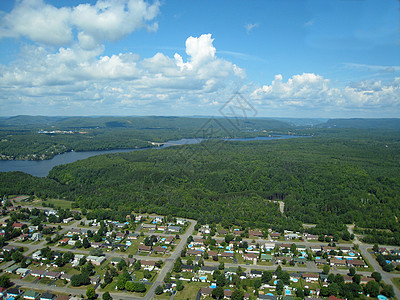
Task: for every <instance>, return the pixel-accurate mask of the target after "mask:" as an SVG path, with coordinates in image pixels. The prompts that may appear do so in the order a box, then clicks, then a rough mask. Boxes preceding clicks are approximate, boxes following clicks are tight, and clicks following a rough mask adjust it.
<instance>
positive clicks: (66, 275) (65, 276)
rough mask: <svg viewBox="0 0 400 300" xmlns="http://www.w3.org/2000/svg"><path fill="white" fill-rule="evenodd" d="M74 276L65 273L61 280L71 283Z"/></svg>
mask: <svg viewBox="0 0 400 300" xmlns="http://www.w3.org/2000/svg"><path fill="white" fill-rule="evenodd" d="M71 277H72V274H67V273H63V274H61V277H60V278H61V279H65V280H66V281H71Z"/></svg>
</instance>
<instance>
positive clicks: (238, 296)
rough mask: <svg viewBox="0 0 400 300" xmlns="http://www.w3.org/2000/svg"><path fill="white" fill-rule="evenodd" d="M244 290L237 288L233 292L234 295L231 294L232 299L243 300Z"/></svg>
mask: <svg viewBox="0 0 400 300" xmlns="http://www.w3.org/2000/svg"><path fill="white" fill-rule="evenodd" d="M243 297H244V296H243V291H240V290H235V291H234V292H233V293H232V296H231V299H232V300H243Z"/></svg>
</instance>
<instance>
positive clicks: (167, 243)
mask: <svg viewBox="0 0 400 300" xmlns="http://www.w3.org/2000/svg"><path fill="white" fill-rule="evenodd" d="M174 238H175V237H174V236H172V235H169V236H167V237H165V240H164V241H163V243H164V244H166V245H170V244H171V243H172V242H173V241H174Z"/></svg>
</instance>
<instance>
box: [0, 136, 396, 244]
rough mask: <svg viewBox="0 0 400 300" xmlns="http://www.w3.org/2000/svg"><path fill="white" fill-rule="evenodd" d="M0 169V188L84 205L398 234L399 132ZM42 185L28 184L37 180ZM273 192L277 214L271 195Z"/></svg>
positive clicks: (207, 145)
mask: <svg viewBox="0 0 400 300" xmlns="http://www.w3.org/2000/svg"><path fill="white" fill-rule="evenodd" d="M14 176H16V173H9V174H5V173H3V174H1V177H0V180H1V182H2V183H3V184H2V189H3V191H2V192H5V193H11V192H13V193H32V192H36V193H37V195H40V196H49V197H57V196H60V197H66V198H67V199H73V200H75V201H76V203H77V204H78V205H79V206H81V207H85V208H91V209H96V208H112V210H113V211H118V210H127V209H128V210H134V211H137V212H155V213H159V214H166V215H168V214H170V215H175V216H185V217H190V218H194V219H198V220H199V221H200V222H222V223H223V224H227V225H229V224H236V225H241V226H244V227H246V226H251V227H260V228H268V227H273V228H277V229H279V228H284V227H285V228H299V225H300V222H311V223H322V224H330V226H335V224H336V225H338V226H340V224H343V223H353V222H356V224H357V225H358V226H361V227H369V228H382V229H389V230H391V232H392V233H393V236H394V238H395V239H398V241H399V243H400V226H399V223H398V222H397V221H396V217H399V216H400V132H392V131H389V132H386V133H385V132H383V131H371V130H369V131H368V135H366V134H365V131H363V130H353V132H352V134H351V135H350V134H349V132H348V131H346V135H345V136H344V137H338V133H337V130H335V135H334V137H331V136H329V135H328V134H326V133H325V134H324V135H320V136H318V137H304V138H297V139H289V140H274V141H254V142H222V141H215V140H214V141H207V142H203V143H201V144H198V145H188V146H179V147H172V148H167V149H163V150H145V151H136V152H132V153H123V154H122V153H121V154H113V155H103V156H98V157H92V158H89V159H87V160H83V161H78V162H75V163H73V164H69V165H65V166H59V167H56V168H55V169H53V170H52V171H51V173H50V175H49V178H47V179H43V181H41V180H38V182H35V181H33V180H32V179H29V178H30V177H29V176H25V177H26V178H24V176H23V175H21V174H20V175H18V176H20V179H19V180H18V182H17V183H15V181H14V179H13V177H14ZM39 183H40V184H41V187H40V188H38V187H36V185H37V184H39ZM271 199H282V200H283V201H284V202H285V215H283V216H282V215H281V214H280V213H279V211H278V207H277V204H273V203H271V202H270V201H268V200H271Z"/></svg>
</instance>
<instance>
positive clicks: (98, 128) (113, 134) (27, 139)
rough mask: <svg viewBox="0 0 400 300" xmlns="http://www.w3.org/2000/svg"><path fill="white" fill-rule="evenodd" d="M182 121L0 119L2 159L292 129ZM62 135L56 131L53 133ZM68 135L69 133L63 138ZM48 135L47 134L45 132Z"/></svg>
mask: <svg viewBox="0 0 400 300" xmlns="http://www.w3.org/2000/svg"><path fill="white" fill-rule="evenodd" d="M211 120H212V122H210V120H209V119H206V118H180V117H65V118H62V117H32V116H17V117H11V118H0V160H13V159H23V160H26V159H27V160H42V159H51V158H53V157H54V156H55V155H57V154H61V153H64V152H68V151H71V150H74V151H95V150H111V149H134V148H146V147H151V144H150V143H149V141H151V142H159V143H160V142H161V143H162V142H165V141H168V140H178V139H182V138H203V137H212V138H226V137H231V138H235V137H253V136H265V135H268V134H269V132H263V130H264V129H265V128H268V130H269V131H271V130H275V132H285V131H286V132H287V128H292V127H293V126H292V125H290V124H288V123H286V122H282V121H278V120H273V119H251V120H250V119H249V120H236V119H232V120H228V119H223V118H215V119H211ZM57 130H58V131H61V132H55V131H57ZM62 131H68V133H62ZM43 132H46V133H43Z"/></svg>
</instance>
